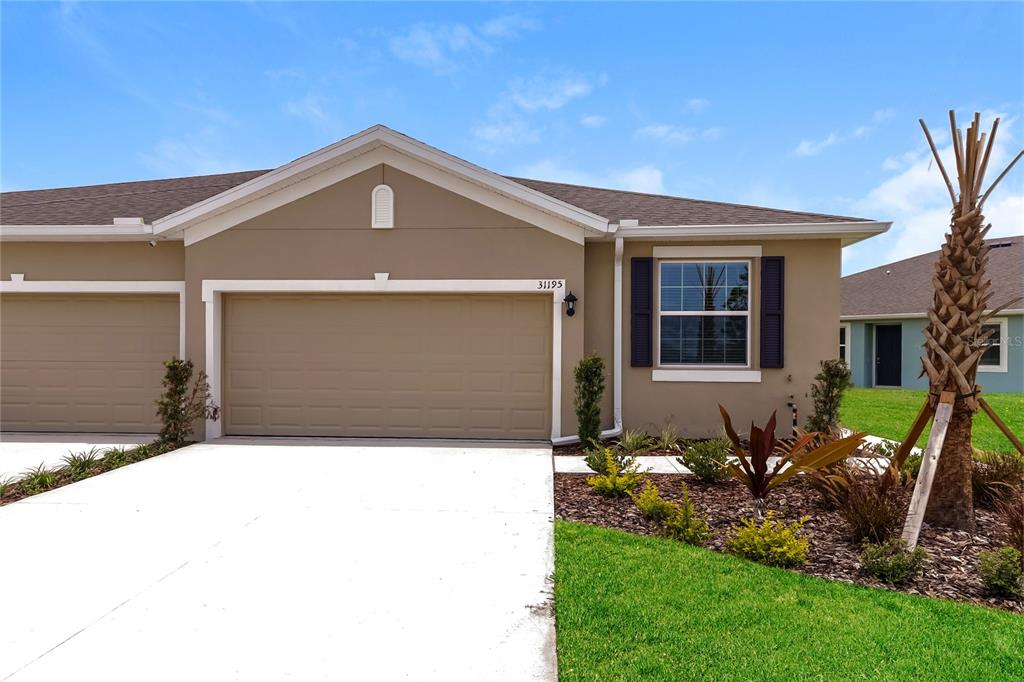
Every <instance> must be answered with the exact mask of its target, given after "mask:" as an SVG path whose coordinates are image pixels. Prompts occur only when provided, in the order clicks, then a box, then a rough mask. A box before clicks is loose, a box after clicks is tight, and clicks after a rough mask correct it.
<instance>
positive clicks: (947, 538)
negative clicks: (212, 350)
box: [555, 453, 1024, 613]
mask: <svg viewBox="0 0 1024 682" xmlns="http://www.w3.org/2000/svg"><path fill="white" fill-rule="evenodd" d="M560 454H561V453H560ZM648 476H649V477H650V480H651V482H652V483H654V484H655V485H656V486H657V487H658V489H659V490H660V491H661V494H662V497H664V498H665V499H670V500H673V501H677V502H678V501H679V500H680V498H681V495H680V482H681V481H685V482H686V485H687V486H688V487H689V488H690V497H691V499H692V500H693V502H694V504H695V505H696V507H697V508H698V509H699V510H700V511H701V513H703V514H705V515H706V516H707V521H708V524H709V525H710V526H711V528H712V529H713V530H714V532H715V537H714V539H713V540H712V541H711V543H710V544H709V549H713V550H715V551H719V552H724V551H725V534H726V532H727V531H728V530H729V528H730V527H731V526H733V525H735V524H736V523H738V521H739V519H740V517H745V516H746V517H749V516H753V512H754V510H753V505H752V503H751V502H752V500H751V497H750V493H749V492H748V491H747V489H746V488H744V487H743V486H742V485H741V484H740V483H739V482H737V481H733V480H729V481H725V482H722V483H714V484H709V483H702V482H700V481H698V480H697V479H696V478H695V477H693V476H689V475H682V474H649V475H648ZM586 479H587V476H586V475H583V474H556V476H555V516H556V517H557V518H559V519H562V520H566V521H582V522H584V523H590V524H593V525H597V526H604V527H606V528H615V529H618V530H624V531H628V532H631V533H639V534H641V535H654V534H655V531H654V529H653V528H652V527H651V525H650V524H649V523H648V522H647V521H646V520H645V519H644V518H643V517H642V516H641V515H640V512H639V511H638V510H637V508H636V505H635V504H633V501H632V500H631V499H630V498H628V497H626V498H620V499H611V498H606V497H601V496H600V495H598V494H597V493H595V492H593V491H592V490H591V489H590V487H588V486H587V484H586ZM907 495H908V503H909V492H908V493H907ZM768 507H769V508H770V509H772V510H773V511H774V512H775V515H776V518H778V519H781V520H784V521H786V522H791V521H797V520H799V519H800V518H801V517H802V516H808V517H810V518H809V520H808V521H807V523H806V524H805V525H804V527H803V533H804V536H805V537H806V538H807V539H808V542H809V548H808V552H807V559H808V563H807V565H806V566H803V567H801V568H799V569H796V570H798V571H799V572H801V573H806V574H808V575H814V576H818V577H821V578H828V579H830V580H839V581H842V582H847V583H856V584H859V585H868V586H871V587H880V588H884V589H892V590H898V591H900V592H906V593H909V594H919V595H927V596H929V597H940V598H944V599H952V600H956V601H964V602H971V603H974V604H981V605H985V606H992V607H996V608H1000V609H1005V610H1007V611H1013V612H1016V613H1024V601H1021V600H1012V599H1003V598H999V597H993V596H991V595H989V594H988V593H987V592H986V591H985V589H984V587H983V586H982V584H981V580H980V578H979V577H978V574H977V568H978V554H979V553H980V552H982V551H984V550H988V549H997V548H998V547H1000V546H1002V545H1003V544H1005V543H1004V542H1003V540H1002V539H1003V538H1004V537H1005V533H1006V531H1007V529H1006V527H1005V525H1004V524H1003V523H1002V521H1001V520H999V518H998V517H997V516H996V515H995V514H994V513H993V512H990V511H988V510H985V509H976V510H975V514H976V518H977V530H976V532H975V533H974V534H971V533H967V532H963V531H954V530H945V529H940V528H932V527H929V526H928V525H927V524H926V525H925V526H924V527H923V528H922V530H921V536H920V540H919V545H920V546H921V547H923V548H925V550H926V551H927V552H928V563H927V565H926V567H925V570H924V573H923V574H922V575H921V576H920V577H918V578H916V579H915V580H913V581H911V582H909V583H907V584H904V585H900V586H896V587H893V586H890V585H886V584H885V583H883V582H881V581H879V580H877V579H875V578H871V577H869V576H866V575H864V574H863V573H861V571H860V548H859V547H857V546H855V545H853V544H852V543H851V542H850V541H849V540H848V538H847V528H846V524H845V522H844V521H843V519H842V517H840V516H839V515H838V514H837V513H836V512H834V511H830V510H827V509H825V508H824V507H822V506H821V504H820V503H819V495H818V493H817V492H816V491H815V490H813V489H812V488H811V487H810V486H809V485H807V484H805V483H803V482H802V481H792V482H789V483H786V484H784V485H782V486H780V487H779V488H777V489H775V490H773V491H772V492H771V493H770V494H769V497H768Z"/></svg>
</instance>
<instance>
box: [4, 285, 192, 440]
mask: <svg viewBox="0 0 1024 682" xmlns="http://www.w3.org/2000/svg"><path fill="white" fill-rule="evenodd" d="M178 313H179V306H178V299H177V297H176V296H164V295H153V296H150V295H117V296H107V295H57V294H45V295H44V294H39V295H29V294H5V295H4V296H3V298H2V301H0V315H2V319H0V334H2V339H0V341H2V356H0V388H2V396H0V398H2V399H0V427H2V428H3V429H4V430H11V431H108V432H117V431H134V432H154V431H157V430H159V422H158V421H157V419H156V415H155V406H154V403H155V401H156V399H157V398H158V397H159V395H160V390H161V380H162V378H163V365H162V363H163V362H164V361H165V360H167V359H169V358H170V357H172V356H174V355H177V354H178Z"/></svg>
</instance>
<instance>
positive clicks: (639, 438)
mask: <svg viewBox="0 0 1024 682" xmlns="http://www.w3.org/2000/svg"><path fill="white" fill-rule="evenodd" d="M653 444H654V439H653V438H651V437H650V436H649V435H648V433H647V432H646V431H644V430H643V429H629V430H627V431H625V432H623V434H622V436H621V437H620V438H619V448H621V449H622V451H623V452H625V453H626V454H627V455H642V454H643V453H645V452H647V451H648V450H650V449H651V445H653Z"/></svg>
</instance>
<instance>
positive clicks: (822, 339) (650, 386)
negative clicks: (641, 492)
mask: <svg viewBox="0 0 1024 682" xmlns="http://www.w3.org/2000/svg"><path fill="white" fill-rule="evenodd" d="M740 243H742V244H751V245H760V246H761V247H762V256H784V257H785V258H786V270H785V358H784V360H785V367H784V368H783V369H763V370H761V382H760V383H704V382H655V381H652V380H651V368H648V367H643V368H641V367H631V366H630V363H629V349H630V343H629V316H630V300H629V295H628V292H629V290H630V289H629V288H630V267H629V262H630V258H633V257H636V256H650V255H652V248H653V247H654V246H679V245H680V242H672V243H655V242H627V243H626V245H625V252H624V257H623V286H624V292H626V295H625V296H624V297H623V298H624V300H623V330H622V333H623V386H622V388H623V398H622V400H623V423H624V425H625V426H626V428H646V429H648V430H649V431H656V430H658V429H660V428H661V426H662V425H663V424H665V423H672V424H673V425H675V427H676V428H677V429H678V430H679V431H680V433H681V435H683V436H685V437H706V436H711V435H715V434H717V433H718V432H720V430H721V418H720V416H719V413H718V404H719V403H721V404H722V405H724V406H725V407H726V409H728V410H729V412H730V414H731V415H732V418H733V421H734V423H735V424H736V425H737V428H743V429H746V427H747V426H748V425H749V424H750V422H751V420H753V421H755V422H757V423H758V424H759V425H763V424H764V422H766V421H767V419H768V417H769V416H770V415H771V413H772V411H773V410H775V411H777V412H778V433H779V434H780V435H781V434H785V433H788V432H789V428H790V424H791V419H792V417H791V412H790V410H789V408H788V407H787V406H786V403H787V402H789V400H790V396H791V395H792V396H794V398H795V400H796V404H797V408H798V410H799V418H800V422H801V423H803V422H804V420H805V419H806V416H807V414H808V411H809V409H810V407H811V401H810V397H809V392H810V385H811V382H812V381H813V380H814V375H815V374H816V373H817V372H818V363H819V362H820V361H822V360H825V359H828V358H832V357H835V355H836V352H837V349H836V332H835V322H834V321H835V320H837V319H838V318H839V279H840V264H841V259H840V251H841V245H840V241H839V240H838V239H828V240H792V241H791V240H776V241H761V242H758V241H756V240H750V241H743V242H729V244H731V245H735V244H740ZM700 244H701V245H702V246H708V245H709V244H708V243H707V242H701V243H700ZM753 261H754V262H753V269H752V272H751V280H752V284H753V286H752V294H751V301H752V303H753V307H752V309H751V310H752V314H751V334H752V335H753V336H752V339H751V350H752V353H751V354H752V358H751V360H752V369H758V367H759V358H758V341H759V337H758V317H759V314H760V310H759V298H760V290H759V286H758V285H759V277H760V270H759V267H758V261H757V259H753ZM593 314H594V311H593V310H591V315H593ZM602 314H604V315H606V316H607V317H606V321H601V322H598V323H595V322H594V321H593V320H592V321H591V324H595V325H597V324H605V323H610V320H611V314H612V311H611V308H610V307H609V308H607V310H606V311H602ZM655 333H657V331H655Z"/></svg>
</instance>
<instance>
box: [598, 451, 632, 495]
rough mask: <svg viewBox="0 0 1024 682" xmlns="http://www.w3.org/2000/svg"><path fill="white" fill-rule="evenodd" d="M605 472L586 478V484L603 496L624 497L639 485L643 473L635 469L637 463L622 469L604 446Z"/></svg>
mask: <svg viewBox="0 0 1024 682" xmlns="http://www.w3.org/2000/svg"><path fill="white" fill-rule="evenodd" d="M604 466H605V472H606V473H603V474H598V475H596V476H591V477H590V478H588V479H587V485H589V486H590V487H591V488H593V489H594V491H595V492H596V493H597V494H599V495H603V496H605V497H625V496H626V495H628V494H629V493H630V491H632V490H633V489H634V488H636V487H637V486H638V485H640V481H641V480H642V479H643V474H641V473H640V472H639V471H638V470H637V465H636V464H632V465H631V466H629V467H627V468H625V469H623V468H620V467H619V465H618V463H616V461H615V457H614V456H613V455H612V451H611V449H610V448H605V464H604Z"/></svg>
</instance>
